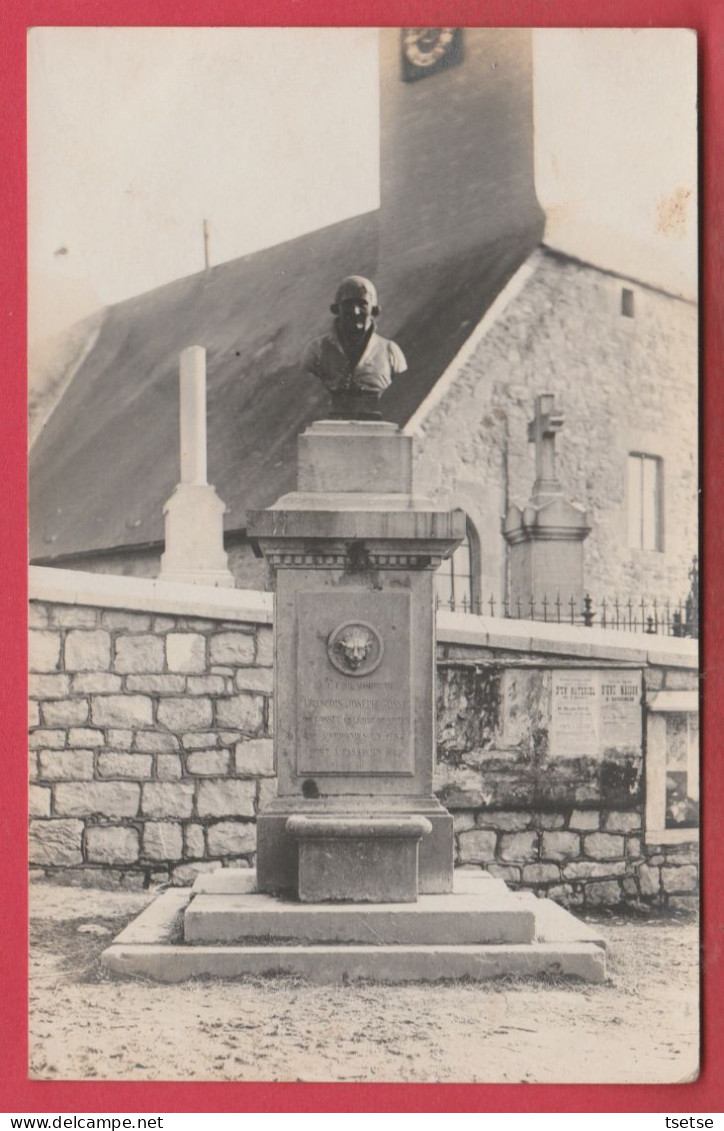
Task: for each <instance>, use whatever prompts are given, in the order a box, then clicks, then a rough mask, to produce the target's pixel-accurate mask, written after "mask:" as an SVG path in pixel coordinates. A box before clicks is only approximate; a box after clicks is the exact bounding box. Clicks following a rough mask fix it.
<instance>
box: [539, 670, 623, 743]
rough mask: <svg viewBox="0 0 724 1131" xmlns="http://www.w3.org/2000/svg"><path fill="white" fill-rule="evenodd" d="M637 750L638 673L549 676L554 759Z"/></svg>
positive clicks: (560, 673) (586, 672)
mask: <svg viewBox="0 0 724 1131" xmlns="http://www.w3.org/2000/svg"><path fill="white" fill-rule="evenodd" d="M640 749H641V673H640V672H638V671H614V670H604V671H601V670H598V671H591V670H582V669H579V670H577V671H571V670H568V671H554V672H553V684H552V703H551V729H550V753H551V756H552V757H554V758H556V757H557V758H584V757H594V758H595V757H598V756H600V755H602V754H603V753H604V751H606V750H616V751H618V752H623V751H630V750H637V751H638V750H640Z"/></svg>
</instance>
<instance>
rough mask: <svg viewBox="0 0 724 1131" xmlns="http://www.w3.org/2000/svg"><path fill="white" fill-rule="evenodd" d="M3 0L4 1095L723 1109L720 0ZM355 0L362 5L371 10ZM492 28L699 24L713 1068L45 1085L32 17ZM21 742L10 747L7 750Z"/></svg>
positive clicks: (229, 1104) (240, 1103) (38, 20)
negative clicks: (32, 331) (29, 451)
mask: <svg viewBox="0 0 724 1131" xmlns="http://www.w3.org/2000/svg"><path fill="white" fill-rule="evenodd" d="M109 7H110V6H109V5H108V3H107V0H6V2H5V4H4V6H3V19H2V29H1V31H0V36H1V37H2V40H1V42H2V47H3V51H2V68H1V69H0V107H2V109H1V110H0V152H2V153H4V154H5V155H6V159H5V161H4V169H3V177H2V180H0V198H1V199H2V204H3V207H2V210H1V211H0V217H1V218H2V229H0V239H1V240H2V245H1V246H2V247H3V248H4V249H5V251H6V255H5V270H4V271H3V273H2V276H1V277H0V326H1V327H2V332H3V342H4V343H5V349H4V351H3V363H4V370H3V373H2V377H1V378H0V380H1V381H2V385H1V386H0V387H1V388H2V413H1V414H0V477H1V478H2V481H3V483H4V486H5V489H6V498H7V499H8V500H10V501H11V504H10V506H9V507H8V508H7V511H6V516H7V517H6V520H5V522H4V524H3V541H2V548H1V549H0V603H1V604H0V607H1V608H2V610H3V614H4V616H3V621H4V625H5V630H4V632H3V636H2V643H3V660H2V667H3V669H4V675H5V679H4V680H1V681H0V718H1V719H2V720H3V732H4V733H3V735H2V739H3V741H2V749H3V752H4V754H5V755H6V768H5V773H4V780H3V794H4V796H3V797H2V802H1V803H0V804H2V809H3V811H4V812H3V814H2V820H0V860H2V862H3V865H4V868H3V881H4V882H3V896H4V904H5V909H6V910H8V911H9V909H10V908H12V911H10V912H9V914H8V915H7V917H6V923H5V927H4V940H3V943H4V945H3V946H2V957H1V958H0V979H2V984H3V986H4V990H3V1009H2V1011H0V1014H1V1015H0V1107H1V1109H2V1111H4V1112H12V1111H15V1112H85V1113H90V1112H128V1111H130V1112H155V1111H161V1112H163V1111H168V1112H172V1111H180V1112H217V1111H218V1112H240V1111H246V1112H342V1111H352V1112H398V1111H399V1112H403V1111H404V1112H437V1111H459V1112H468V1113H469V1112H564V1111H573V1112H586V1111H591V1112H617V1111H628V1112H633V1111H641V1112H671V1113H676V1112H717V1111H721V1110H722V1101H723V1100H724V1081H723V1080H722V1072H721V1069H722V1067H724V1061H723V1058H722V1026H721V1025H720V1023H719V1017H720V1010H721V1007H720V1004H719V995H720V993H721V990H722V945H723V944H722V935H721V931H722V930H723V929H724V928H722V927H721V926H720V925H719V923H720V921H721V920H722V918H724V916H723V915H722V912H724V906H723V905H724V900H723V898H722V896H723V890H722V885H721V882H719V883H718V881H717V876H716V863H717V861H716V850H717V847H719V845H720V843H721V842H720V838H719V834H718V827H717V826H718V824H719V823H720V822H719V820H718V814H719V813H720V812H722V811H724V775H723V774H722V770H721V764H720V763H719V764H717V758H718V753H719V751H718V749H717V741H716V740H717V736H718V732H719V729H720V728H722V727H724V678H723V676H722V665H721V659H722V656H723V654H724V650H723V648H722V631H723V630H722V625H723V618H722V614H721V612H720V611H719V610H718V609H717V607H716V594H715V583H716V572H717V567H718V566H720V563H721V561H722V559H723V558H724V505H723V502H722V495H720V494H719V485H720V482H721V480H722V479H724V386H723V385H722V382H721V381H719V380H718V376H719V373H720V371H721V368H722V362H724V329H723V323H724V311H723V310H722V301H721V292H722V287H723V286H724V226H723V225H722V218H723V214H724V192H722V150H723V149H724V4H722V3H721V0H555V3H552V2H550V0H516V3H515V4H514V5H513V4H511V2H510V0H486V3H484V4H483V3H475V2H474V0H457V2H456V3H455V4H451V3H435V2H433V0H408V2H403V0H387V2H386V3H384V2H383V0H368V3H367V5H366V6H365V8H364V12H363V15H364V17H365V18H364V20H359V19H354V15H355V13H354V12H353V11H351V10H350V7H349V5H348V4H347V3H345V0H236V2H234V0H216V2H215V3H211V2H210V0H175V2H173V0H151V3H149V2H148V0H115V2H114V4H113V5H112V12H111V11H109ZM358 11H359V10H358ZM413 18H414V20H415V22H416V23H428V24H432V23H434V22H435V21H436V22H437V23H439V24H443V23H447V24H452V23H454V24H456V25H458V26H464V25H468V26H477V25H485V26H492V27H503V26H518V27H528V26H530V27H536V26H538V27H544V26H549V27H565V26H571V27H578V26H595V27H632V26H636V27H690V28H694V29H696V31H697V32H698V33H699V75H700V107H701V129H702V139H703V145H702V149H703V163H702V179H701V196H702V203H703V212H702V216H703V222H702V231H703V256H702V263H703V274H702V283H703V287H702V309H703V315H702V329H703V346H704V354H703V358H704V390H703V399H702V437H703V450H704V456H703V461H702V482H703V485H704V492H703V503H704V514H703V520H704V521H703V531H704V535H705V542H704V547H703V578H704V591H703V608H704V612H705V615H706V621H705V625H704V635H703V655H704V670H705V674H706V678H705V680H704V689H705V702H704V736H705V737H704V766H705V783H706V785H705V823H704V829H705V835H704V841H703V883H704V891H705V893H706V895H705V902H704V940H703V941H704V963H703V973H704V991H703V1038H704V1051H703V1061H702V1073H701V1076H700V1077H699V1079H698V1080H697V1081H696V1082H694V1083H692V1084H682V1085H652V1086H649V1085H634V1086H630V1085H525V1086H522V1085H507V1084H334V1083H330V1084H264V1083H248V1084H246V1083H241V1084H239V1083H188V1084H187V1083H152V1082H149V1083H128V1082H118V1083H106V1082H97V1081H78V1082H74V1081H68V1082H55V1081H49V1082H36V1081H29V1080H28V1079H27V1072H26V1064H27V1026H26V1007H27V1000H26V995H27V963H26V959H25V955H26V928H25V922H26V914H25V909H26V904H27V894H26V872H25V854H24V852H23V851H22V850H21V846H22V845H23V844H24V843H25V837H26V825H25V812H26V804H25V802H26V784H25V759H24V757H23V756H22V754H21V752H22V751H24V750H25V743H26V719H25V708H24V699H25V674H24V673H25V670H26V654H25V652H26V645H25V622H24V616H23V610H24V602H25V598H26V561H27V556H26V522H25V515H26V473H25V466H26V454H25V453H26V397H25V380H24V374H25V371H26V369H25V366H26V362H25V350H26V341H25V308H26V297H25V296H26V243H25V226H26V197H25V152H26V150H25V34H26V29H27V28H28V27H32V26H34V25H50V26H52V25H56V26H57V25H68V26H74V25H75V26H83V25H96V24H97V25H113V24H115V25H130V26H133V25H138V26H143V25H146V26H155V25H160V24H172V25H186V26H202V27H203V26H238V25H241V26H243V25H270V26H276V25H280V24H292V25H300V26H301V25H307V26H315V25H316V26H321V25H331V26H335V25H356V24H358V23H361V22H364V23H365V24H366V25H371V26H375V25H378V24H384V25H392V26H395V25H397V24H404V25H408V24H410V23H411V22H412V19H413ZM10 752H12V755H11V757H9V758H8V757H7V756H8V754H10Z"/></svg>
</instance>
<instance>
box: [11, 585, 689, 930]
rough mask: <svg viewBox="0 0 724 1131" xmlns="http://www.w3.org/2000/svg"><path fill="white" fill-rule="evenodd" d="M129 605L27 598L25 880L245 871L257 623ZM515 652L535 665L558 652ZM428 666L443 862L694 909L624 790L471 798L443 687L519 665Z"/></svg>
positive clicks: (485, 782)
mask: <svg viewBox="0 0 724 1131" xmlns="http://www.w3.org/2000/svg"><path fill="white" fill-rule="evenodd" d="M36 572H37V573H39V574H42V575H45V576H46V577H48V576H52V575H56V576H60V575H63V577H64V578H65V579H67V578H74V579H78V578H79V576H80V575H79V574H77V573H72V572H70V571H55V570H41V571H36ZM99 582H100V584H101V585H103V584H106V585H110V586H111V588H113V587H115V586H116V585H117V583H120V585H121V586H123V585H124V584H125V585H126V586H127V587H129V588H131V589H133V590H135V591H137V592H139V593H141V592H142V593H144V594H147V592H150V591H151V589H153V592H154V593H157V592H158V593H161V592H165V591H167V590H169V591H170V590H181V589H183V590H186V591H188V590H191V589H192V588H193V587H190V586H183V587H182V586H178V587H173V586H166V587H165V588H164V587H163V586H162V585H161V584H160V583H158V582H148V581H144V580H141V579H132V580H130V581H128V580H126V579H115V578H114V579H98V578H97V577H95V576H93V575H86V577H85V578H84V579H83V584H82V586H81V589H82V590H84V591H85V592H87V591H88V590H89V589H92V588H93V586H94V585H97V584H98V583H99ZM64 583H66V584H67V582H64ZM37 588H38V587H37V586H36V589H37ZM41 589H42V587H41ZM31 592H32V583H31ZM206 592H207V593H208V591H206ZM217 592H221V591H217ZM200 596H201V594H200ZM245 598H255V599H256V600H257V601H258V602H262V604H263V600H266V601H267V608H269V605H268V597H265V598H263V599H262V598H261V596H260V595H257V594H243V593H241V592H240V591H238V590H237V591H231V590H228V591H226V592H225V595H224V597H223V598H220V599H219V600H220V602H223V601H225V602H227V603H228V604H229V608H230V607H232V606H233V603H234V602H236V603H239V604H241V605H242V606H243V604H244V601H245ZM86 600H87V598H86ZM99 600H100V598H99ZM114 603H115V604H118V603H119V599H114ZM127 603H129V604H130V603H131V600H130V598H129V599H128V601H127ZM138 603H141V602H138ZM154 603H155V604H157V605H158V607H159V611H154V608H153V607H152V606H153V605H154ZM247 603H248V604H250V605H252V606H253V600H250V601H248V602H247ZM142 604H143V605H144V606H145V607H143V608H142V609H139V608H135V609H127V608H122V607H112V604H110V603H109V604H106V605H103V604H97V605H96V604H90V603H83V599H82V594H81V600H80V603H75V602H73V601H70V600H67V599H65V598H64V599H61V600H59V599H53V598H52V597H51V598H47V599H44V600H41V599H32V600H31V604H30V633H29V638H30V677H29V726H30V786H29V801H30V818H31V819H30V838H29V851H30V864H31V869H32V870H33V872H34V873H35V874H36V875H44V876H46V877H50V878H56V879H59V880H62V881H63V882H66V883H96V884H101V885H104V886H121V887H123V886H126V887H137V888H140V887H143V886H147V885H151V884H158V883H166V882H170V883H172V884H188V883H190V882H192V881H193V879H194V877H195V876H196V875H197V874H198V873H199V872H206V871H213V870H215V869H218V868H221V867H229V866H234V867H251V866H253V863H254V854H255V848H256V826H255V820H256V814H257V813H258V812H259V809H260V808H261V807H262V806H263V805H264V804H265V803H266V801H267V800H268V799H269V798H271V797H272V796H273V795H274V792H275V784H276V783H275V778H274V766H273V740H272V735H273V704H272V663H273V647H272V628H271V624H270V621H271V613H270V612H268V613H264V612H263V611H259V613H258V614H257V613H255V612H254V611H253V608H252V610H251V611H249V612H247V613H244V612H243V611H242V612H240V613H239V615H238V617H236V618H232V619H229V608H226V610H225V611H222V612H221V613H220V614H219V615H218V616H215V615H213V609H208V608H207V607H204V606H203V604H202V602H200V601H199V602H197V603H196V607H197V608H200V609H202V610H203V611H204V612H205V613H207V614H208V615H205V616H191V615H188V612H187V611H183V609H182V607H181V605H179V607H178V608H177V609H176V611H170V609H171V607H172V605H173V602H171V605H169V602H168V601H167V602H166V603H165V604H164V603H163V602H155V600H154V599H150V600H149V599H148V597H147V596H144V601H143V602H142ZM187 604H188V602H187ZM262 604H260V610H262ZM467 619H469V620H470V621H474V620H477V619H479V618H467ZM498 623H500V622H498ZM509 631H510V632H511V634H514V631H515V630H514V629H510V630H509ZM577 631H579V632H583V631H585V630H577ZM442 635H444V634H442ZM511 642H512V637H511ZM537 646H538V647H541V645H540V644H539V645H537ZM586 647H588V645H586ZM558 648H560V644H559V645H558ZM451 657H454V658H451ZM531 659H532V662H534V663H535V664H538V665H545V664H546V663H547V664H549V665H552V664H556V663H559V662H560V653H559V652H557V651H555V650H553V651H552V652H551V654H550V655H548V656H545V655H544V654H543V653H542V652H541V653H538V654H536V655H535V656H532V658H531ZM441 661H442V662H441V664H440V667H439V698H440V706H439V723H438V731H439V734H438V740H439V743H438V759H439V761H438V767H437V790H438V794H439V796H440V797H441V800H442V801H443V803H445V804H447V805H448V807H449V809H450V811H451V812H452V813H453V815H454V818H455V830H456V838H455V841H456V863H457V865H458V866H459V867H465V868H480V867H484V868H488V870H489V871H490V872H491V873H493V874H494V875H497V876H501V877H503V878H504V879H505V880H506V881H507V882H508V883H509V884H510V885H511V886H512V887H522V888H528V889H533V890H535V891H537V892H539V893H545V894H549V895H550V896H552V897H553V898H554V899H557V900H558V901H559V902H562V903H566V904H569V905H571V906H574V907H575V906H580V905H585V906H588V907H598V906H612V905H617V904H620V903H622V902H628V903H634V904H639V905H641V904H644V905H646V906H652V907H669V908H671V909H679V910H683V909H690V908H693V907H694V906H695V904H696V893H697V887H698V867H697V846H696V844H694V843H689V844H681V845H676V846H672V845H668V846H665V845H652V844H646V843H645V841H644V838H643V835H642V812H643V799H642V791H641V790H638V792H637V793H636V795H635V797H634V798H633V801H632V803H631V804H629V806H628V808H626V807H625V806H624V805H619V806H617V807H611V806H608V807H601V806H598V807H596V806H593V805H591V803H590V799H589V802H588V803H587V804H583V803H577V802H576V798H575V795H574V793H573V792H571V796H570V798H568V803H566V804H562V803H558V804H555V805H548V806H547V807H546V808H540V807H537V808H536V807H534V806H531V805H530V804H527V805H526V803H525V799H524V798H521V797H519V798H518V800H516V799H515V798H514V797H513V798H508V800H507V801H506V803H505V805H504V807H501V806H500V805H499V804H496V803H495V799H494V797H495V796H496V795H493V794H491V795H490V796H489V797H487V798H486V793H485V791H486V790H489V785H490V783H491V782H492V781H493V780H494V777H495V771H494V766H493V764H492V763H491V762H490V760H488V765H487V766H486V764H485V758H484V757H482V758H481V756H480V750H479V749H478V750H473V749H467V748H466V742H468V744H469V735H470V734H471V733H473V731H471V729H470V727H469V725H468V723H469V714H470V710H471V703H472V708H473V709H474V707H475V703H474V697H466V695H465V694H464V692H463V690H461V689H464V688H465V686H466V685H465V679H464V678H463V679H461V678H459V677H460V675H461V674H462V675H463V676H465V677H466V678H467V677H469V672H470V665H471V663H472V664H473V665H474V666H475V667H476V669H478V670H480V671H482V669H483V668H484V667H485V664H486V663H489V664H490V665H491V668H494V669H496V670H497V669H499V668H500V667H501V665H502V666H503V667H504V666H505V665H506V664H510V663H520V656H519V655H518V654H517V653H515V652H506V650H505V649H495V650H491V651H490V653H489V655H487V656H486V654H485V653H484V652H483V651H481V649H480V647H479V646H478V645H475V646H474V645H472V644H471V645H470V646H469V647H467V646H465V645H464V644H460V643H457V644H453V645H450V646H448V647H445V646H442V648H441ZM616 663H620V659H617V660H616ZM483 676H485V673H484V672H483ZM647 680H648V681H649V682H650V684H651V686H656V687H661V686H663V684H664V681H665V680H670V681H671V686H672V687H677V688H679V687H682V686H683V685H686V686H695V684H696V672H695V671H694V672H682V671H680V670H677V669H674V668H671V669H669V670H667V671H666V673H665V674H662V672H661V671H659V670H658V669H657V668H655V667H653V666H652V667H649V669H648V670H647ZM451 687H453V688H455V689H456V691H455V693H456V694H457V695H458V696H459V702H458V703H457V704H455V703H452V702H451V699H450V688H451ZM469 699H470V701H469ZM456 727H457V732H456ZM456 733H457V735H458V738H459V739H460V740H459V741H457V740H456ZM476 733H478V734H479V731H478V732H476ZM460 736H462V737H460ZM465 736H468V738H466V737H465ZM476 742H477V739H476ZM473 745H475V743H474V744H473ZM497 796H498V798H500V797H501V796H503V795H502V794H500V793H498V794H497Z"/></svg>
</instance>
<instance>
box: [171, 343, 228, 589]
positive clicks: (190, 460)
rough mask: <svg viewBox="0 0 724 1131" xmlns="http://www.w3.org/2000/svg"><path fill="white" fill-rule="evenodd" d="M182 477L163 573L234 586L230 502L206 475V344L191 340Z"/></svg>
mask: <svg viewBox="0 0 724 1131" xmlns="http://www.w3.org/2000/svg"><path fill="white" fill-rule="evenodd" d="M179 401H180V406H179V415H180V464H181V479H180V482H179V484H178V486H177V487H176V490H175V491H174V493H173V495H172V496H171V498H170V499H169V500H168V502H167V503H166V505H165V507H164V508H163V513H164V519H165V531H166V547H165V551H164V553H163V555H162V556H161V570H160V573H159V577H160V578H162V579H163V580H164V581H186V582H193V583H194V584H197V585H223V586H233V585H234V576H233V574H232V573H231V571H230V569H229V560H228V557H227V555H226V553H225V551H224V523H223V519H224V512H225V510H226V505H225V503H223V502H222V501H221V499H220V498H219V496H218V495H217V494H216V490H215V489H214V487H213V486H212V485H211V484H210V483H208V482H207V480H206V350H205V349H203V348H202V347H201V346H190V347H189V348H188V349H185V350H183V352H182V353H181V360H180V367H179Z"/></svg>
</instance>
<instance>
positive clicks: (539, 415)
mask: <svg viewBox="0 0 724 1131" xmlns="http://www.w3.org/2000/svg"><path fill="white" fill-rule="evenodd" d="M564 420H565V417H564V415H563V413H562V412H560V411H559V410H558V409H556V407H555V397H554V396H553V394H552V393H542V394H541V395H540V396H538V397H536V399H535V415H534V417H533V419H532V420H531V421H529V423H528V441H529V443H532V444H535V484H534V486H533V496H534V498H535V497H536V496H538V495H551V494H560V490H561V486H560V483H559V482H558V478H557V476H556V433H557V432H560V430H561V428H562V427H563V423H564Z"/></svg>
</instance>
